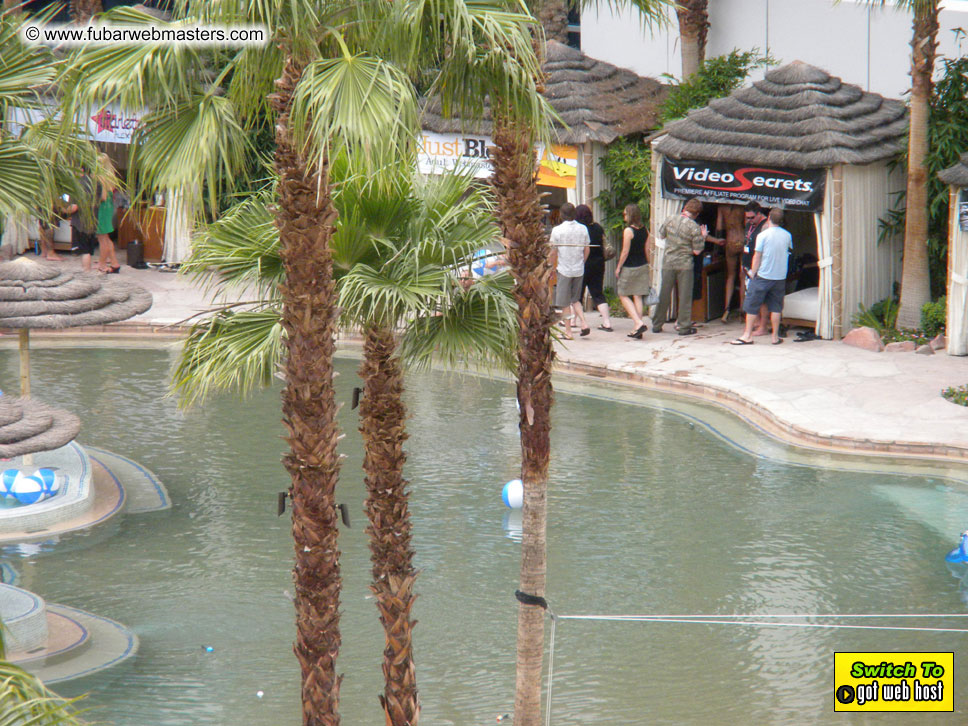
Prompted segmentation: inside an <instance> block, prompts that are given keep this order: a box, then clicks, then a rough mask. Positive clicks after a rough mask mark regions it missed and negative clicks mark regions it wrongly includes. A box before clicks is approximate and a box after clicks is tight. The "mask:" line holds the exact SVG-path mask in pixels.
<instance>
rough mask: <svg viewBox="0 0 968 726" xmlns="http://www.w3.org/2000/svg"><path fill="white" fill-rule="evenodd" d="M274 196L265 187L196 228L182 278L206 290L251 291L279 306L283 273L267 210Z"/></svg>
mask: <svg viewBox="0 0 968 726" xmlns="http://www.w3.org/2000/svg"><path fill="white" fill-rule="evenodd" d="M274 196H275V190H274V188H273V187H271V186H270V187H267V188H265V189H263V190H261V191H259V192H258V193H256V194H254V195H252V196H250V197H248V198H246V199H244V200H243V201H242V202H240V203H238V204H236V205H235V206H233V207H231V208H230V209H229V210H227V211H226V212H225V213H224V214H223V215H222V216H221V217H220V218H219V219H218V220H216V221H215V222H212V223H210V224H207V225H204V226H202V227H200V228H199V229H198V230H197V231H196V233H195V235H194V237H193V245H192V254H191V256H190V257H189V259H188V260H187V261H186V262H185V264H184V265H182V268H181V272H182V273H183V274H187V275H189V276H191V277H194V278H195V279H198V280H202V281H204V282H205V283H206V284H207V285H208V286H209V288H216V289H219V290H228V289H232V288H241V287H255V288H256V290H258V295H259V297H260V299H262V300H264V301H266V302H270V301H276V300H278V295H279V292H278V286H279V284H280V283H281V282H282V281H283V278H284V273H283V267H282V261H281V260H280V258H279V230H278V229H277V228H276V225H275V220H274V218H273V215H272V211H271V210H270V204H271V203H272V200H273V198H274Z"/></svg>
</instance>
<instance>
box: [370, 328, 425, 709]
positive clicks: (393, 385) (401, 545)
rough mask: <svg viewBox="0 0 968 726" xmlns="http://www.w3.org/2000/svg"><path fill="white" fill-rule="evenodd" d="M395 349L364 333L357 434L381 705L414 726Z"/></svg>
mask: <svg viewBox="0 0 968 726" xmlns="http://www.w3.org/2000/svg"><path fill="white" fill-rule="evenodd" d="M395 352H396V341H395V339H394V337H393V332H392V331H391V330H389V329H386V328H382V327H378V326H374V327H369V328H367V330H366V332H365V334H364V340H363V362H362V364H361V365H360V377H361V378H362V379H363V386H364V387H363V390H364V395H363V399H362V401H361V402H360V433H361V434H363V449H364V452H365V453H364V457H363V471H364V473H365V479H364V481H365V483H366V492H367V496H366V502H365V507H366V516H367V517H368V518H369V520H370V526H369V527H368V528H367V530H366V531H367V534H368V535H369V537H370V552H371V553H372V556H371V558H370V559H371V561H372V562H373V584H372V585H370V589H371V590H372V591H373V594H374V595H376V605H377V608H378V609H379V611H380V622H381V623H382V624H383V630H384V632H385V634H386V648H385V649H384V650H383V677H384V679H385V686H384V691H383V695H382V696H380V703H381V705H382V706H383V709H384V712H385V713H386V723H387V724H388V725H389V726H415V725H416V723H417V718H418V716H419V713H420V707H419V704H418V701H417V676H416V670H415V668H414V661H413V627H414V625H415V624H416V623H415V621H414V620H413V617H412V615H411V609H412V608H413V603H414V600H416V597H417V596H416V594H415V593H414V589H413V586H414V582H415V580H416V579H417V572H416V570H414V568H413V549H412V548H411V546H410V540H411V536H412V529H411V526H410V512H409V510H408V508H407V497H408V493H407V480H406V479H404V478H403V465H404V462H405V461H406V460H407V456H406V454H405V453H404V451H403V442H404V441H406V440H407V432H406V424H405V422H406V417H407V410H406V408H405V407H404V405H403V371H402V369H401V367H400V360H399V358H397V357H396V356H395V355H394V354H395Z"/></svg>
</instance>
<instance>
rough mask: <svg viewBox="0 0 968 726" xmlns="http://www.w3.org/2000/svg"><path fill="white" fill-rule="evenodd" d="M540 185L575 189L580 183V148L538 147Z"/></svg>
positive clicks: (557, 145)
mask: <svg viewBox="0 0 968 726" xmlns="http://www.w3.org/2000/svg"><path fill="white" fill-rule="evenodd" d="M538 161H539V162H540V166H539V167H538V184H539V185H540V186H545V187H559V188H561V189H574V188H575V185H576V184H577V182H578V147H577V146H562V145H560V144H551V146H544V147H542V146H539V147H538Z"/></svg>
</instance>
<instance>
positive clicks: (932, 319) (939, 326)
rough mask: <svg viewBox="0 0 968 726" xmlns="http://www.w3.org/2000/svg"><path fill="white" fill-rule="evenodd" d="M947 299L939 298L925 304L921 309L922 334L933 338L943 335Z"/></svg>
mask: <svg viewBox="0 0 968 726" xmlns="http://www.w3.org/2000/svg"><path fill="white" fill-rule="evenodd" d="M947 308H948V298H947V297H940V298H938V299H937V300H935V301H934V302H929V303H925V304H924V306H923V307H922V308H921V328H922V330H924V334H925V335H926V336H928V337H929V338H933V337H934V336H936V335H937V334H938V333H943V332H944V330H945V324H946V323H947V312H948V311H947Z"/></svg>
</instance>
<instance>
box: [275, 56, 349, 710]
mask: <svg viewBox="0 0 968 726" xmlns="http://www.w3.org/2000/svg"><path fill="white" fill-rule="evenodd" d="M301 73H302V67H301V66H300V65H299V64H297V63H296V62H294V61H293V59H292V58H289V59H287V61H286V65H285V68H284V70H283V73H282V77H281V78H280V79H279V80H278V81H277V82H276V86H277V88H278V92H277V93H275V94H273V96H272V97H271V101H272V104H273V108H274V110H275V111H276V113H277V117H278V121H277V123H276V152H275V166H276V171H277V172H278V174H279V207H278V211H277V213H276V224H277V225H278V227H279V248H280V250H279V252H280V256H281V258H282V262H283V266H284V268H285V274H286V277H285V282H284V283H283V285H282V289H281V292H282V326H283V328H284V329H285V332H286V337H285V341H286V359H285V363H284V372H285V378H286V386H285V388H284V389H283V393H282V414H283V422H284V423H285V425H286V429H287V431H288V436H287V441H288V443H289V447H290V451H289V453H288V454H287V455H286V456H285V457H284V458H283V464H284V465H285V467H286V470H287V471H288V472H289V474H290V476H291V477H292V486H291V488H290V490H289V491H290V494H291V496H292V536H293V544H294V548H295V566H294V569H293V579H294V582H295V591H296V595H295V605H296V631H297V632H296V644H295V646H294V650H295V653H296V657H297V658H298V660H299V665H300V667H301V669H302V703H303V724H304V726H337V725H338V724H339V686H340V680H341V677H340V676H338V675H337V674H336V663H335V661H336V655H337V654H338V653H339V647H340V631H339V603H340V588H341V580H340V566H339V556H340V552H339V549H338V548H337V535H338V530H337V521H336V518H337V515H336V502H335V499H334V495H335V490H336V482H337V479H338V477H339V463H340V462H339V457H338V455H337V453H336V442H337V439H338V438H339V429H338V427H337V424H336V411H337V406H336V400H335V396H334V391H333V352H334V349H335V334H336V305H335V302H334V301H335V293H334V287H333V262H332V256H331V253H330V239H331V237H332V234H333V227H334V224H335V221H336V210H335V209H334V207H333V205H332V202H331V199H330V193H329V191H330V190H329V179H328V165H327V164H326V163H325V162H324V164H323V166H322V167H321V168H319V169H317V170H316V171H315V173H314V172H311V171H310V170H308V169H307V168H306V161H305V158H303V157H302V156H301V155H299V154H297V153H296V151H295V150H294V149H293V146H292V143H291V139H290V135H289V130H288V127H289V106H290V103H291V99H292V92H293V88H294V87H295V85H296V83H297V82H298V80H299V77H300V74H301Z"/></svg>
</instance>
